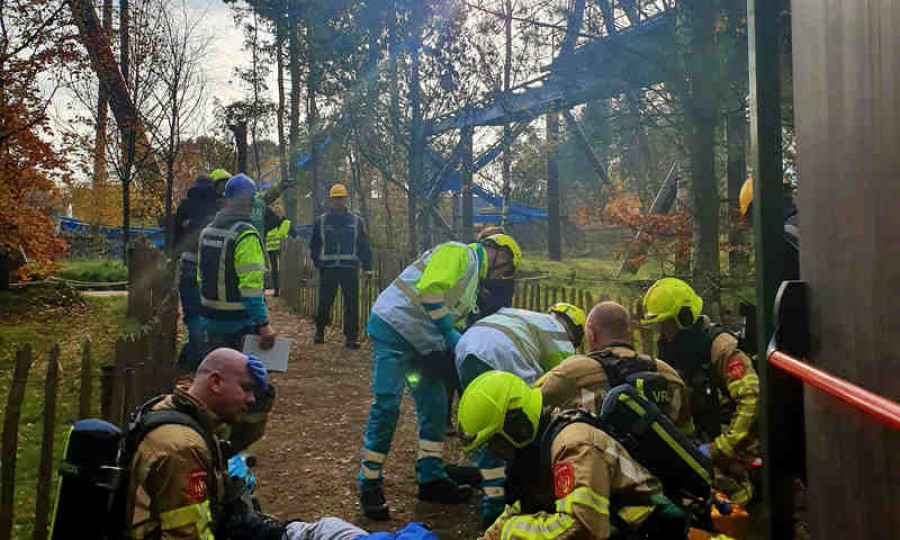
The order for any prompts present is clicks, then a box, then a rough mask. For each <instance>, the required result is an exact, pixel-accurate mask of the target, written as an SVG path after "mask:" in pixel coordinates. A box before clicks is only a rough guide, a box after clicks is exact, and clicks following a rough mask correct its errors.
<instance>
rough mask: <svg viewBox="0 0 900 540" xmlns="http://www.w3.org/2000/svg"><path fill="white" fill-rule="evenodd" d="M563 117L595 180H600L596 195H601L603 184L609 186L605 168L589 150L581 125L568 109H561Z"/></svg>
mask: <svg viewBox="0 0 900 540" xmlns="http://www.w3.org/2000/svg"><path fill="white" fill-rule="evenodd" d="M562 113H563V116H564V117H565V119H566V124H567V125H568V126H569V128H570V129H571V130H572V132H573V133H574V134H575V139H576V140H577V141H578V145H579V146H581V150H582V151H583V152H584V155H585V156H586V157H587V159H588V162H590V164H591V167H592V168H593V169H594V173H595V174H596V175H597V178H598V179H599V180H600V182H598V184H597V191H598V195H599V194H602V193H603V184H607V185H608V184H610V180H609V174H607V172H606V167H604V166H603V163H602V162H601V161H600V158H598V157H597V154H595V153H594V149H593V148H591V143H589V142H588V140H587V137H586V136H585V134H584V130H583V129H582V128H581V124H579V123H578V120H576V119H575V117H574V116H572V113H571V112H570V111H569V110H568V109H563V111H562Z"/></svg>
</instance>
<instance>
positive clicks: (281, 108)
mask: <svg viewBox="0 0 900 540" xmlns="http://www.w3.org/2000/svg"><path fill="white" fill-rule="evenodd" d="M275 64H276V66H275V68H276V74H277V78H278V110H277V112H276V114H275V124H276V125H277V129H278V161H279V163H280V165H281V182H283V183H284V184H285V185H287V183H288V164H287V140H286V138H285V133H284V113H285V95H284V24H283V23H282V21H281V20H279V21H278V22H276V23H275ZM288 198H289V196H288V194H287V193H285V195H284V199H285V201H284V202H285V212H286V213H287V216H288V219H291V220H294V219H296V217H297V216H296V208H294V212H293V213H290V212H287V205H288ZM296 204H297V202H296V200H294V201H293V204H292V206H293V205H296Z"/></svg>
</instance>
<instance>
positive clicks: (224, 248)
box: [197, 222, 266, 320]
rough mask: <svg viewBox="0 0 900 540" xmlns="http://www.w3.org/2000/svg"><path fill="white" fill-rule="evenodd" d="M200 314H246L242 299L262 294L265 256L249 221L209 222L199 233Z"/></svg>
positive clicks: (229, 316) (232, 317)
mask: <svg viewBox="0 0 900 540" xmlns="http://www.w3.org/2000/svg"><path fill="white" fill-rule="evenodd" d="M199 254H200V261H199V264H198V270H197V273H198V277H199V280H200V304H201V307H200V314H201V315H202V316H203V317H206V318H208V319H227V320H238V319H246V318H248V314H247V312H246V307H245V302H244V299H246V298H259V299H262V298H263V293H264V289H263V276H264V274H265V271H266V259H265V255H264V253H263V249H262V241H261V240H260V238H259V233H257V232H256V229H254V228H253V227H252V226H251V225H250V224H249V223H246V222H237V223H235V224H234V225H232V226H231V227H229V228H228V229H220V228H215V227H212V226H209V227H207V228H205V229H203V232H202V233H201V235H200V249H199Z"/></svg>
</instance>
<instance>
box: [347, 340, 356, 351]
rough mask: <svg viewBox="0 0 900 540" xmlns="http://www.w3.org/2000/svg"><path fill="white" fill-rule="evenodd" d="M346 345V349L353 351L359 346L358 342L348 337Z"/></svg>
mask: <svg viewBox="0 0 900 540" xmlns="http://www.w3.org/2000/svg"><path fill="white" fill-rule="evenodd" d="M346 345H347V348H348V349H352V350H354V351H355V350H356V349H358V348H359V342H358V341H356V340H355V339H348V340H347V343H346Z"/></svg>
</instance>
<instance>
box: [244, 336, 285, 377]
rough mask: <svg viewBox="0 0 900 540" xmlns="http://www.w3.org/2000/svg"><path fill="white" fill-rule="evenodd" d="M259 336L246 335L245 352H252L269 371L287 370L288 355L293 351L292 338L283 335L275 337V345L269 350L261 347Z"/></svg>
mask: <svg viewBox="0 0 900 540" xmlns="http://www.w3.org/2000/svg"><path fill="white" fill-rule="evenodd" d="M259 339H260V338H259V336H257V335H253V334H251V335H248V336H246V337H244V354H252V355H253V356H255V357H257V358H259V361H260V362H262V363H263V365H264V366H266V369H268V370H269V371H281V372H284V371H287V365H288V356H289V355H290V353H291V340H289V339H287V338H283V337H277V338H275V345H274V346H273V347H272V348H271V349H269V350H268V351H264V350H262V349H260V348H259Z"/></svg>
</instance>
